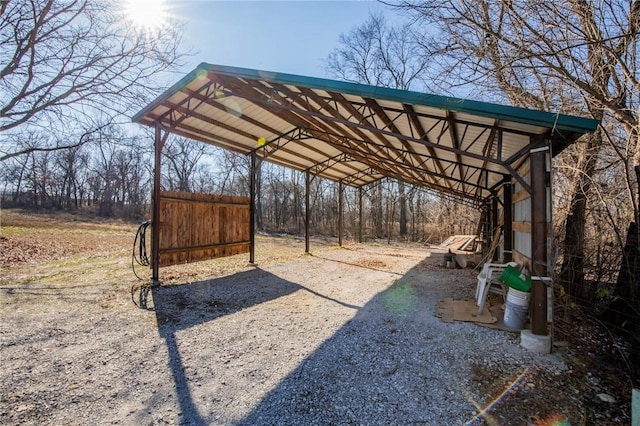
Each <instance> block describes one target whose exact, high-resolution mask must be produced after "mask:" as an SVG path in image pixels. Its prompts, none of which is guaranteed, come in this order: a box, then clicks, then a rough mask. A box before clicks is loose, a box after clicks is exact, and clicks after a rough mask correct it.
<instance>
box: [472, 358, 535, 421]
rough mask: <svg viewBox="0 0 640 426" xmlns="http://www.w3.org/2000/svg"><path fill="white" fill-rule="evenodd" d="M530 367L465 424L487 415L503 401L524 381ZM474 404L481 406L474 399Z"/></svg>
mask: <svg viewBox="0 0 640 426" xmlns="http://www.w3.org/2000/svg"><path fill="white" fill-rule="evenodd" d="M529 371H530V369H529V368H525V369H524V370H522V371H521V372H520V374H518V375H517V376H516V378H515V379H514V380H513V381H512V382H511V383H510V384H509V386H507V387H506V388H505V390H504V391H503V392H502V393H501V394H500V395H498V396H497V397H495V398H494V399H493V400H492V401H489V403H488V404H487V405H486V406H485V407H484V408H482V409H481V410H480V412H478V414H476V415H475V416H474V417H473V418H472V419H470V420H469V421H467V422H466V423H465V426H470V425H472V424H473V423H474V422H475V421H476V420H478V419H481V418H483V417H487V415H488V413H489V411H490V410H491V409H492V408H493V407H495V406H496V405H497V404H498V403H499V402H500V401H502V400H503V399H504V398H505V397H506V396H507V395H509V393H511V391H513V389H514V388H515V387H516V386H518V384H520V382H521V381H522V379H523V378H524V377H525V376H526V375H527V374H528V373H529ZM471 403H472V404H474V405H475V406H476V407H478V408H479V405H478V404H476V403H475V402H474V401H471Z"/></svg>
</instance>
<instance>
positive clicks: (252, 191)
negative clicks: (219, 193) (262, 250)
mask: <svg viewBox="0 0 640 426" xmlns="http://www.w3.org/2000/svg"><path fill="white" fill-rule="evenodd" d="M249 197H250V201H249V263H255V261H256V153H255V151H253V152H251V170H250V171H249Z"/></svg>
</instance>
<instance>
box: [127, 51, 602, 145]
mask: <svg viewBox="0 0 640 426" xmlns="http://www.w3.org/2000/svg"><path fill="white" fill-rule="evenodd" d="M203 72H205V73H213V74H220V75H224V76H229V77H241V78H245V79H248V80H260V81H266V82H269V83H280V84H286V85H292V86H301V87H306V88H309V89H317V90H325V91H328V92H339V93H344V94H349V95H354V96H361V97H367V98H373V99H377V100H388V101H393V102H400V103H406V104H411V105H420V106H425V107H431V108H436V109H441V110H447V111H453V112H460V113H467V114H472V115H476V116H480V117H488V118H494V119H499V120H505V121H513V122H517V123H521V124H529V125H533V126H540V127H545V128H549V129H557V130H559V131H563V132H571V133H580V134H583V133H591V132H593V131H595V129H596V128H597V127H598V121H597V120H594V119H591V118H585V117H576V116H571V115H565V114H556V113H551V112H545V111H539V110H533V109H527V108H520V107H513V106H507V105H500V104H493V103H489V102H480V101H473V100H468V99H461V98H454V97H447V96H439V95H431V94H427V93H420V92H412V91H408V90H398V89H391V88H387V87H379V86H369V85H365V84H359V83H351V82H346V81H338V80H329V79H324V78H316V77H305V76H300V75H295V74H286V73H279V72H273V71H263V70H256V69H249V68H238V67H231V66H224V65H213V64H208V63H206V62H203V63H201V64H200V65H198V67H197V68H196V69H194V70H193V71H191V72H190V73H189V74H187V75H186V76H185V77H183V78H182V79H180V81H178V82H177V83H176V84H174V85H173V86H171V87H170V88H169V89H167V90H166V91H165V92H164V93H162V94H161V95H160V96H159V97H158V98H156V99H155V100H154V101H153V102H151V103H150V104H149V105H147V106H146V107H145V108H143V109H142V110H141V111H140V112H138V113H137V114H135V115H134V116H133V117H132V121H133V122H137V121H139V120H140V119H141V118H142V117H143V116H144V115H145V114H146V113H147V112H148V111H151V110H153V109H154V108H155V107H156V106H157V105H158V104H160V103H161V102H162V101H163V100H164V99H166V98H167V97H168V96H170V95H172V94H173V93H175V92H177V91H179V90H180V89H181V88H183V87H185V86H186V85H187V84H188V83H190V82H191V81H192V80H193V79H195V78H197V77H198V76H199V75H201V73H203Z"/></svg>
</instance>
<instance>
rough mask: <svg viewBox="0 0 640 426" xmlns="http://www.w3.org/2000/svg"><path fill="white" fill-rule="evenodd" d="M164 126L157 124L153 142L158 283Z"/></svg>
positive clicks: (154, 244)
mask: <svg viewBox="0 0 640 426" xmlns="http://www.w3.org/2000/svg"><path fill="white" fill-rule="evenodd" d="M163 145H164V141H163V139H162V127H161V126H160V123H156V126H155V138H154V143H153V150H154V165H153V196H152V200H151V201H152V216H151V252H152V256H151V279H152V280H153V284H154V285H155V284H158V280H159V275H160V165H161V161H160V160H161V156H162V147H163Z"/></svg>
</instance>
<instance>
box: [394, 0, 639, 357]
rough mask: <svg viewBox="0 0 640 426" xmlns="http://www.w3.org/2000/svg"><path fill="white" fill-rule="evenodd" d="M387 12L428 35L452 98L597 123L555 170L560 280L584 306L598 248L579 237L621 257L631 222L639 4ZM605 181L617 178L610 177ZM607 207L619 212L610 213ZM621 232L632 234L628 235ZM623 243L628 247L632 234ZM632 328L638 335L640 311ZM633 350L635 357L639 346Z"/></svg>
mask: <svg viewBox="0 0 640 426" xmlns="http://www.w3.org/2000/svg"><path fill="white" fill-rule="evenodd" d="M394 4H395V5H396V6H398V7H399V8H401V9H403V10H404V11H407V12H409V13H410V14H412V15H413V17H414V18H415V19H416V21H417V22H419V23H420V25H422V26H425V27H429V28H430V29H431V32H430V33H429V34H427V37H425V38H424V39H423V45H424V46H425V47H428V48H429V51H430V52H433V51H434V49H435V51H436V52H437V53H438V56H439V57H440V58H441V60H439V61H437V62H434V63H435V64H439V66H440V69H439V70H437V71H438V72H439V74H440V75H442V76H443V79H447V80H450V81H454V82H456V88H457V89H458V90H462V89H465V88H469V87H473V88H476V93H477V87H483V88H484V89H485V91H484V94H485V95H486V94H487V93H495V90H494V89H493V88H499V89H500V94H499V95H498V96H499V97H501V98H503V99H504V98H506V99H508V100H510V101H511V103H513V104H516V105H522V106H529V107H535V108H544V109H547V110H552V111H557V112H563V113H567V112H568V113H575V112H578V113H587V114H589V115H591V116H592V117H594V118H596V119H598V120H600V121H601V126H600V128H599V129H598V130H597V131H596V132H595V133H594V134H592V135H587V136H586V137H584V138H583V140H582V141H581V143H579V144H576V146H575V147H573V148H572V149H571V150H568V151H567V153H566V154H565V155H566V156H568V157H570V158H569V161H564V162H563V164H564V165H565V166H566V167H564V169H563V170H561V172H564V173H567V176H568V182H569V185H568V187H567V188H568V190H567V192H566V197H567V200H568V206H567V209H566V217H565V218H564V250H563V262H562V271H561V278H562V279H563V281H565V282H566V283H567V290H568V291H569V292H570V293H571V294H572V295H573V296H575V297H577V298H579V300H581V301H583V302H585V303H587V304H589V303H590V302H592V301H593V300H594V298H595V296H596V292H595V290H596V289H595V288H594V287H593V286H591V287H589V286H587V285H586V284H587V283H586V281H585V268H586V263H585V262H586V261H587V259H594V258H600V259H602V256H601V255H600V254H599V253H598V252H597V250H598V248H600V247H602V246H601V245H599V244H598V241H599V239H598V238H593V239H592V240H589V239H588V238H589V237H590V236H591V237H593V236H594V235H593V232H592V230H590V229H589V228H588V224H589V223H591V224H593V225H594V228H595V227H596V226H597V227H598V229H600V234H601V235H602V234H604V235H607V234H608V235H615V237H614V238H613V239H612V240H613V242H617V243H618V245H617V252H618V253H621V252H622V249H623V247H622V245H624V239H623V238H620V234H621V233H623V232H624V231H621V229H620V228H621V226H620V224H619V223H616V218H620V217H625V216H627V217H629V218H632V219H633V220H634V222H635V223H636V224H637V223H639V222H640V210H639V209H638V205H639V201H638V190H637V185H638V181H640V167H638V166H640V144H639V143H638V142H639V141H638V139H639V137H640V132H639V124H640V123H639V121H638V110H639V108H640V75H639V74H638V53H639V52H638V41H639V30H640V2H638V1H636V0H631V1H629V0H606V1H605V0H598V1H586V0H569V1H564V2H549V1H543V0H520V1H518V0H501V1H493V0H473V1H472V0H435V1H423V0H401V1H398V2H395V3H394ZM561 160H562V159H561ZM612 160H613V161H612ZM605 166H608V167H609V168H608V169H606V168H605ZM612 174H615V175H617V176H618V177H619V179H614V180H612V179H610V176H611V175H612ZM636 174H637V176H636ZM609 184H614V185H620V186H619V187H618V188H619V189H620V190H611V188H606V189H605V186H603V185H609ZM621 193H626V197H624V198H621V197H620V194H621ZM610 197H612V198H610ZM614 204H615V205H621V206H623V209H624V210H626V211H627V212H628V213H627V214H623V215H622V216H620V215H616V214H613V213H614V212H613V210H612V209H611V208H610V205H614ZM602 206H604V207H602ZM602 219H605V220H606V221H607V225H608V226H607V231H604V230H603V228H602V225H603V224H602ZM598 220H599V221H600V222H599V223H598V224H597V225H596V224H595V221H598ZM630 229H635V230H636V231H634V232H636V233H637V232H638V231H637V229H638V228H637V227H630ZM628 240H629V241H633V240H635V241H637V240H638V235H634V236H633V238H631V239H628ZM627 253H628V255H627V257H628V256H630V255H631V254H633V258H634V259H632V260H625V262H627V263H629V264H638V263H639V262H638V261H639V260H640V257H639V253H638V249H637V248H636V249H635V250H632V251H628V250H627ZM629 275H630V276H633V275H635V276H634V278H633V279H631V280H630V282H627V283H621V282H620V280H619V282H618V284H619V286H620V285H622V286H624V287H625V288H626V290H625V291H624V292H623V293H625V294H627V295H630V299H629V300H630V301H631V304H632V306H637V300H639V299H638V293H640V285H639V284H638V280H639V277H638V272H635V273H633V274H629ZM593 276H598V274H596V275H593V274H592V277H593ZM590 282H592V283H593V282H594V281H593V280H590ZM634 321H635V329H636V331H637V330H638V329H640V312H637V311H636V313H635V320H634ZM634 321H632V322H634ZM636 335H637V333H636ZM635 345H636V351H635V352H636V354H637V357H638V359H640V339H638V338H636V339H635Z"/></svg>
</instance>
